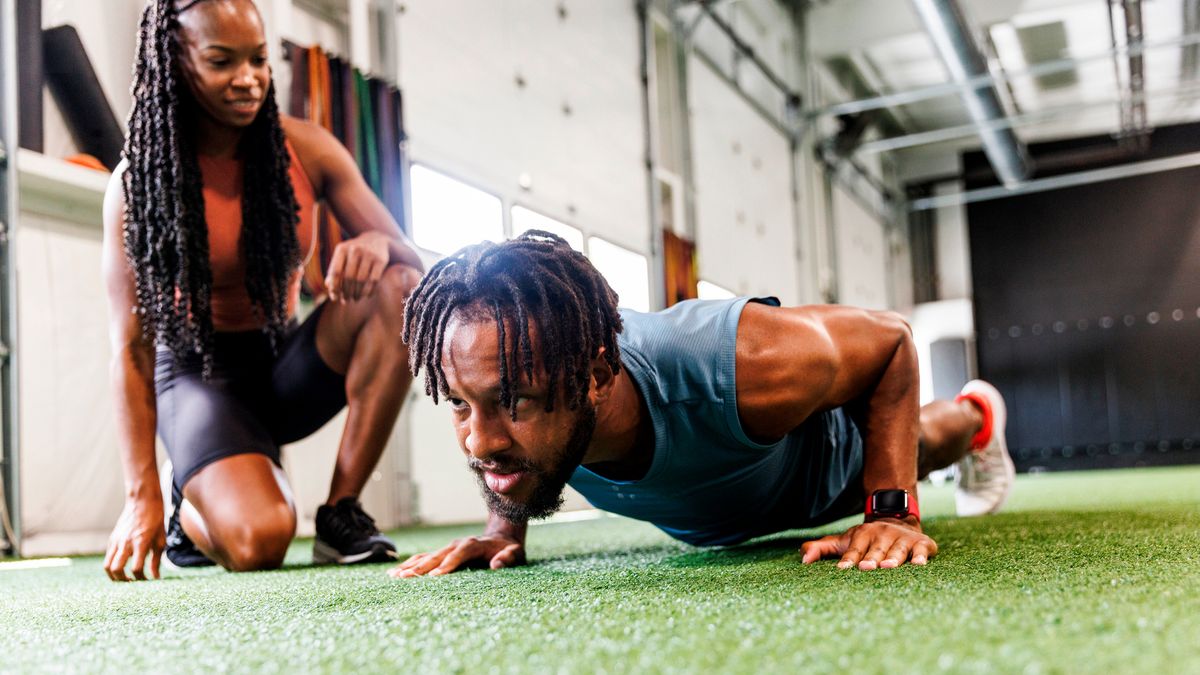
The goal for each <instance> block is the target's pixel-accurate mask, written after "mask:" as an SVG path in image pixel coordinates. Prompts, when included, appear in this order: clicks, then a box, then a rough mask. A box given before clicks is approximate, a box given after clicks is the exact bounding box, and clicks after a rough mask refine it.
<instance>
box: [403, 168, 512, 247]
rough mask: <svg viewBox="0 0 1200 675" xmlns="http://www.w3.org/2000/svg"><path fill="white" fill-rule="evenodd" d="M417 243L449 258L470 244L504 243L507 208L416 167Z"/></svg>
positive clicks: (414, 220)
mask: <svg viewBox="0 0 1200 675" xmlns="http://www.w3.org/2000/svg"><path fill="white" fill-rule="evenodd" d="M412 209H413V241H415V242H416V244H417V246H420V247H421V248H425V249H428V250H430V251H434V252H435V253H440V254H442V255H448V254H450V253H453V252H455V251H457V250H458V249H460V248H462V247H463V246H466V245H468V244H478V243H479V242H481V241H484V240H488V241H495V242H500V241H503V240H504V207H503V206H502V205H501V202H500V198H499V197H496V196H494V195H490V194H488V193H486V192H484V191H483V190H479V189H476V188H473V187H471V186H470V185H467V184H465V183H461V182H459V181H456V180H454V179H453V178H450V177H449V176H446V175H443V174H440V173H438V172H436V171H433V170H432V169H428V168H425V167H423V166H418V165H414V166H413V168H412Z"/></svg>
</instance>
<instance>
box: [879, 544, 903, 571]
mask: <svg viewBox="0 0 1200 675" xmlns="http://www.w3.org/2000/svg"><path fill="white" fill-rule="evenodd" d="M908 548H909V547H908V541H907V540H906V539H897V540H896V543H894V544H892V548H890V549H889V550H888V553H887V557H886V558H884V559H883V562H881V563H879V566H880V567H882V568H884V569H889V570H890V569H892V568H894V567H899V566H901V565H903V564H904V562H905V561H906V560H908Z"/></svg>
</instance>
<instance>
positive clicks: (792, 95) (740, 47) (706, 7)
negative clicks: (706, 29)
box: [698, 0, 802, 111]
mask: <svg viewBox="0 0 1200 675" xmlns="http://www.w3.org/2000/svg"><path fill="white" fill-rule="evenodd" d="M698 4H699V5H700V10H701V11H703V12H704V15H705V16H707V17H708V18H709V19H710V20H711V21H712V22H713V24H715V25H716V27H717V28H718V29H720V31H721V32H722V33H724V34H725V37H727V38H729V41H730V42H732V43H733V46H734V48H736V49H737V51H738V53H740V54H741V55H742V56H744V57H746V58H747V59H750V62H751V63H753V64H754V65H755V67H756V68H758V70H759V72H761V73H762V74H763V77H765V78H767V81H768V82H770V83H771V84H772V85H773V86H774V87H775V88H776V89H778V90H779V91H780V92H782V93H783V95H784V96H785V97H786V99H787V106H788V110H789V111H792V110H794V111H799V110H800V105H801V102H802V99H801V97H800V94H799V93H797V92H796V91H794V90H793V89H792V88H791V87H790V86H789V85H788V83H787V82H784V81H783V78H781V77H779V76H778V75H776V74H775V71H773V70H771V67H770V66H768V65H767V64H766V62H764V61H763V60H762V58H760V57H759V55H758V53H757V52H755V51H754V47H752V46H750V44H748V43H747V42H746V41H745V40H743V39H742V37H741V36H740V35H738V34H737V31H735V30H734V29H733V26H731V25H729V22H727V21H725V19H723V18H721V15H720V14H717V13H716V11H714V10H713V6H714V5H716V4H717V2H716V1H715V0H699V2H698Z"/></svg>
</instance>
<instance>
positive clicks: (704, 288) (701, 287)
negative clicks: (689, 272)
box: [696, 281, 737, 300]
mask: <svg viewBox="0 0 1200 675" xmlns="http://www.w3.org/2000/svg"><path fill="white" fill-rule="evenodd" d="M696 294H697V296H698V297H699V298H700V299H701V300H727V299H729V298H736V297H737V295H736V294H735V293H734V292H733V291H731V290H729V289H728V288H723V287H721V286H718V285H716V284H714V283H712V282H708V281H701V282H700V283H698V284H696Z"/></svg>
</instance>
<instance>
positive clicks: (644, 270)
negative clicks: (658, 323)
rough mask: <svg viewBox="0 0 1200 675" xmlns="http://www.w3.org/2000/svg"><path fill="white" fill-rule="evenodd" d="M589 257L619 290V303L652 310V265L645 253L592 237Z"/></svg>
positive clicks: (615, 288) (647, 310)
mask: <svg viewBox="0 0 1200 675" xmlns="http://www.w3.org/2000/svg"><path fill="white" fill-rule="evenodd" d="M588 257H589V258H591V260H592V264H593V265H595V266H596V269H598V270H600V274H603V275H604V278H605V279H607V280H608V285H609V286H612V289H613V290H614V291H616V292H617V296H618V300H617V304H618V305H620V306H621V307H628V308H629V309H635V310H637V311H639V312H649V311H650V265H649V262H648V261H647V260H646V256H644V255H642V254H640V253H634V252H633V251H630V250H629V249H626V248H621V247H620V246H617V245H615V244H610V243H608V242H607V241H604V240H603V239H599V238H597V237H591V238H589V239H588Z"/></svg>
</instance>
